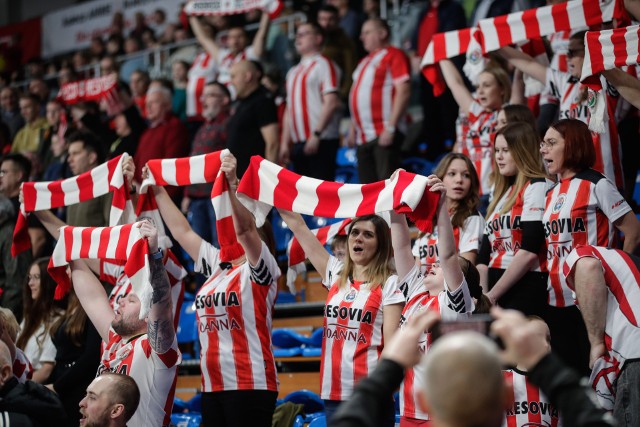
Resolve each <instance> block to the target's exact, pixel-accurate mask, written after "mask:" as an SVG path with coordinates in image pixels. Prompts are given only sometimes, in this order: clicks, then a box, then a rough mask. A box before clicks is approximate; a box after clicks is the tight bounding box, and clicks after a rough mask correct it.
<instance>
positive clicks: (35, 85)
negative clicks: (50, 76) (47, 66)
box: [29, 71, 57, 115]
mask: <svg viewBox="0 0 640 427" xmlns="http://www.w3.org/2000/svg"><path fill="white" fill-rule="evenodd" d="M54 74H57V71H56V73H54ZM29 93H30V94H31V95H35V97H36V98H38V101H39V105H40V114H41V115H44V114H45V113H46V106H47V102H49V100H50V99H51V89H49V86H47V83H46V82H45V81H44V79H41V78H40V79H32V80H31V81H29Z"/></svg>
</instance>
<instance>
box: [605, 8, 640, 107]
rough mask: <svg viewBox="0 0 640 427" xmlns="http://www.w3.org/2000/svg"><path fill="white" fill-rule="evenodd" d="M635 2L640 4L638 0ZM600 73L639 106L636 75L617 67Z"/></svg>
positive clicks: (627, 98)
mask: <svg viewBox="0 0 640 427" xmlns="http://www.w3.org/2000/svg"><path fill="white" fill-rule="evenodd" d="M636 3H637V4H639V5H640V1H638V2H636ZM602 75H603V76H604V77H605V78H606V79H607V80H608V81H609V83H611V84H612V85H613V86H615V88H616V90H617V91H618V92H619V93H620V95H622V97H623V98H624V99H626V100H627V101H628V102H629V103H630V104H631V105H633V106H634V107H636V108H640V81H639V80H638V79H637V78H636V77H633V76H632V75H631V74H628V73H625V72H624V71H622V70H619V69H618V68H614V69H613V70H606V71H603V72H602Z"/></svg>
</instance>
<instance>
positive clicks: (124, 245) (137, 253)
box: [48, 222, 151, 319]
mask: <svg viewBox="0 0 640 427" xmlns="http://www.w3.org/2000/svg"><path fill="white" fill-rule="evenodd" d="M140 224H141V223H140V222H136V223H133V224H126V225H119V226H115V227H71V226H68V225H66V226H64V227H60V238H59V239H58V243H56V247H55V248H54V250H53V255H52V256H51V260H50V261H49V267H48V270H49V274H51V277H53V279H55V281H56V283H57V284H58V286H57V287H56V292H55V298H56V299H61V298H62V297H63V296H64V295H65V294H66V293H67V292H68V291H69V289H70V287H71V282H70V280H69V276H68V275H67V265H68V264H69V261H76V260H80V259H84V258H90V259H101V260H103V259H106V260H114V261H115V262H121V263H122V262H124V272H125V274H126V275H127V276H128V277H129V280H131V287H132V289H133V291H134V292H135V293H136V295H138V298H140V304H141V305H140V318H141V319H143V318H144V317H145V316H146V315H147V313H148V312H149V308H150V307H151V285H150V283H149V261H148V259H147V256H148V254H149V243H148V242H147V239H146V238H143V237H142V236H141V235H140V228H139V225H140ZM76 286H82V284H80V283H78V284H76Z"/></svg>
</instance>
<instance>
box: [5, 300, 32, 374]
mask: <svg viewBox="0 0 640 427" xmlns="http://www.w3.org/2000/svg"><path fill="white" fill-rule="evenodd" d="M19 332H20V324H19V323H18V320H17V319H16V316H15V315H14V314H13V312H12V311H11V310H10V309H8V308H5V307H0V341H2V342H4V343H5V344H6V345H7V347H9V353H10V354H11V357H12V359H13V376H14V377H16V378H17V379H18V382H21V383H24V382H26V381H27V380H31V376H32V374H33V366H31V362H29V359H27V356H26V355H25V354H24V352H23V351H22V350H20V349H19V348H18V347H16V341H17V339H18V333H19Z"/></svg>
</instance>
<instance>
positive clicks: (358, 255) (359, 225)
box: [340, 215, 392, 285]
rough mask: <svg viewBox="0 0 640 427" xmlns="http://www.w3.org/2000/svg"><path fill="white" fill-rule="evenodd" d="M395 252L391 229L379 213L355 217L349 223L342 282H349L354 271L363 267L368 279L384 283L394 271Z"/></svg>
mask: <svg viewBox="0 0 640 427" xmlns="http://www.w3.org/2000/svg"><path fill="white" fill-rule="evenodd" d="M391 255H392V248H391V232H390V230H389V225H388V224H387V223H386V221H385V220H384V219H382V218H381V217H379V216H378V215H364V216H360V217H357V218H355V219H354V220H353V221H352V222H351V223H350V224H349V229H348V233H347V251H346V254H345V257H344V268H343V269H342V273H341V274H340V277H341V282H340V284H341V285H346V284H348V283H349V280H350V278H352V276H353V274H354V272H356V271H362V272H363V275H364V276H365V277H364V280H365V281H367V282H369V283H370V284H371V285H383V284H384V282H385V280H386V279H387V277H389V275H390V274H391V267H390V265H389V260H390V259H391Z"/></svg>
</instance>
